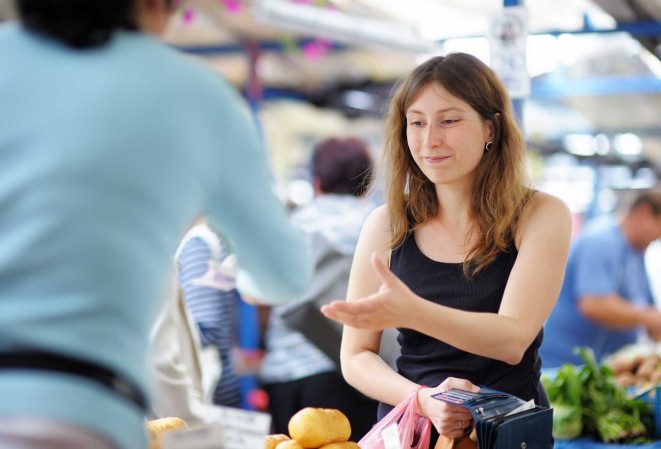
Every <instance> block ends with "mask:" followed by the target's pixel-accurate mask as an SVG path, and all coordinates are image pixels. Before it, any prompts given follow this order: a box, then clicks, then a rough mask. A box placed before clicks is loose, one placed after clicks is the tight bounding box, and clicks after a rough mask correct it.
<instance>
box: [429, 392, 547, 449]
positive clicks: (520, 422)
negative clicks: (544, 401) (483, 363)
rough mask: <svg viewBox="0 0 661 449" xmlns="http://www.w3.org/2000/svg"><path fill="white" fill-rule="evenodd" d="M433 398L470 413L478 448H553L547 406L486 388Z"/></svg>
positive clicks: (443, 393) (450, 393)
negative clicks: (462, 408)
mask: <svg viewBox="0 0 661 449" xmlns="http://www.w3.org/2000/svg"><path fill="white" fill-rule="evenodd" d="M432 397H433V398H435V399H438V400H441V401H444V402H447V403H448V404H452V405H458V406H460V407H464V408H466V409H468V410H469V411H470V413H471V415H472V416H473V421H474V422H475V430H476V433H477V445H478V448H479V449H514V448H516V449H519V448H520V449H551V448H553V435H552V430H553V409H552V408H550V407H541V406H539V405H535V404H534V402H532V401H528V402H526V401H524V400H523V399H520V398H518V397H516V396H514V395H511V394H508V393H504V392H502V391H498V390H494V389H492V388H488V387H481V390H480V391H479V392H477V393H476V392H472V391H466V390H460V389H450V390H448V391H444V392H441V393H436V394H434V395H432Z"/></svg>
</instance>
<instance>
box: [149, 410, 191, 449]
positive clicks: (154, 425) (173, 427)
mask: <svg viewBox="0 0 661 449" xmlns="http://www.w3.org/2000/svg"><path fill="white" fill-rule="evenodd" d="M187 427H188V425H187V424H186V421H184V420H183V419H181V418H172V417H168V418H159V419H154V420H151V421H147V430H148V431H149V447H150V449H161V447H162V442H161V435H162V434H163V433H165V432H171V431H177V430H184V429H186V428H187Z"/></svg>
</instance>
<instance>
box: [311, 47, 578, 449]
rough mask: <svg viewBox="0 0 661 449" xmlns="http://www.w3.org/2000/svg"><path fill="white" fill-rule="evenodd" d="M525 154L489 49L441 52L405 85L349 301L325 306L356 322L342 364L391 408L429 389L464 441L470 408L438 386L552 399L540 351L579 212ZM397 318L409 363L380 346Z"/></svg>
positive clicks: (426, 412)
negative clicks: (486, 57) (542, 184)
mask: <svg viewBox="0 0 661 449" xmlns="http://www.w3.org/2000/svg"><path fill="white" fill-rule="evenodd" d="M525 152H526V146H525V141H524V138H523V135H522V133H521V131H520V129H519V128H518V127H517V124H516V120H515V117H514V114H513V111H512V105H511V102H510V99H509V97H508V95H507V91H506V89H505V87H504V86H503V84H502V82H501V81H500V80H499V79H498V78H497V76H496V75H495V73H494V72H493V71H492V70H491V69H490V68H489V67H487V66H486V65H485V64H484V63H483V62H481V61H480V60H479V59H477V58H475V57H473V56H471V55H468V54H464V53H450V54H448V55H447V56H439V57H434V58H431V59H429V60H428V61H426V62H424V63H423V64H421V65H420V66H418V67H417V68H416V69H414V70H413V72H412V73H411V74H410V75H409V76H408V77H406V78H405V79H404V80H403V82H402V83H401V84H400V85H399V87H398V89H397V91H396V93H395V95H394V98H393V100H392V103H391V106H390V111H389V113H388V117H387V121H386V140H385V146H384V158H383V160H384V163H385V173H384V178H383V179H384V185H385V189H386V202H387V205H386V206H382V207H380V208H378V209H376V210H375V211H374V212H373V213H372V214H371V215H370V216H369V218H368V219H367V221H366V222H365V226H364V227H363V230H362V232H361V235H360V239H359V241H358V246H357V249H356V254H355V257H354V263H353V267H352V270H351V280H350V282H349V288H348V294H347V301H334V302H332V303H331V304H330V305H327V306H324V307H323V308H322V310H323V311H324V313H326V314H327V316H329V317H331V318H334V319H336V320H338V321H340V322H342V323H344V324H345V327H344V337H343V341H342V372H343V373H344V376H345V378H346V379H347V380H348V381H349V383H350V384H352V385H353V386H355V387H356V388H357V389H359V390H360V391H362V392H363V393H364V394H366V395H367V396H370V397H372V398H375V399H377V400H379V401H381V404H380V407H379V418H383V417H384V416H385V415H386V413H387V412H389V411H390V410H391V409H392V406H393V405H394V404H398V403H400V402H401V401H402V400H404V399H405V398H406V397H407V396H408V395H410V394H411V393H413V392H415V391H419V393H418V398H419V408H420V413H421V414H422V415H423V416H427V417H429V418H430V419H431V421H432V423H433V424H434V427H435V428H436V430H438V432H439V433H440V434H441V435H444V436H445V437H447V438H448V439H447V442H448V443H449V444H452V438H459V437H461V436H462V435H465V433H466V431H467V429H469V428H470V426H471V425H472V419H471V415H470V412H469V411H468V410H465V409H463V408H461V407H458V406H451V405H448V404H445V403H443V402H441V401H438V400H436V399H434V398H432V397H431V396H432V394H434V393H438V392H440V391H444V390H447V389H449V388H451V387H458V388H466V389H471V390H473V391H476V390H477V389H478V387H477V386H478V385H486V386H489V387H492V388H496V389H498V390H502V391H505V392H508V393H510V394H514V395H516V396H518V397H520V398H523V399H525V400H534V401H535V403H537V404H542V405H548V398H547V397H546V394H545V392H544V389H543V386H542V385H541V383H540V381H539V378H540V365H541V363H540V360H539V357H538V355H537V351H538V349H539V346H540V344H541V342H542V325H543V324H544V321H545V320H546V318H547V316H548V314H549V313H550V312H551V309H552V308H553V305H554V303H555V300H556V298H557V295H558V292H559V291H560V287H561V284H562V275H563V273H564V268H565V263H566V258H567V251H568V248H569V240H570V233H571V219H570V214H569V210H568V208H567V206H566V205H565V204H564V203H562V202H561V201H560V200H558V199H557V198H555V197H553V196H550V195H547V194H545V193H542V192H538V191H535V190H533V189H532V188H531V187H529V180H528V179H527V176H526V168H525ZM390 327H396V328H399V337H398V339H399V342H400V344H401V356H400V357H399V358H398V360H397V370H393V369H391V368H390V367H389V366H388V365H387V364H386V363H384V362H383V360H382V359H381V358H380V357H379V356H378V354H379V349H380V348H379V341H380V337H381V333H382V330H383V329H385V328H390ZM421 386H428V387H429V388H422V389H420V388H421ZM444 440H445V439H444ZM435 443H436V436H433V437H432V442H431V445H432V447H433V446H434V444H435ZM441 443H443V442H441Z"/></svg>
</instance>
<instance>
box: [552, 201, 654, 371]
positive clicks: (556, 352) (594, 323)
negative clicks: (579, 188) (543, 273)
mask: <svg viewBox="0 0 661 449" xmlns="http://www.w3.org/2000/svg"><path fill="white" fill-rule="evenodd" d="M659 238H661V191H654V190H651V191H645V192H643V193H640V194H639V195H638V196H637V197H636V198H635V200H634V201H633V203H632V204H631V206H630V208H629V209H628V211H627V212H626V214H625V215H624V216H623V217H620V218H619V219H618V218H615V217H606V218H605V219H604V218H603V217H596V218H595V219H593V220H592V221H590V222H588V223H587V224H586V225H585V226H584V227H583V229H582V231H581V232H580V234H579V235H578V236H577V237H576V238H575V239H574V241H573V243H572V248H571V251H570V254H569V262H568V263H567V270H566V273H565V280H564V283H563V286H562V290H561V292H560V297H559V299H558V304H557V306H556V307H555V309H554V310H553V313H551V316H550V317H549V319H548V321H547V322H546V325H545V330H546V338H545V342H544V344H543V345H542V348H541V354H542V359H543V361H544V367H545V368H547V367H548V368H557V367H559V366H561V365H563V364H565V363H573V364H581V363H583V360H582V359H581V358H580V356H579V355H578V354H575V353H574V350H575V348H577V347H588V348H591V349H592V351H593V352H594V355H595V357H596V359H597V360H602V359H603V358H604V357H606V356H608V355H610V354H612V353H614V352H615V351H617V350H618V349H621V348H623V347H624V346H626V345H629V344H633V343H636V342H637V341H638V339H639V338H640V337H641V335H644V334H647V335H648V336H649V337H651V338H652V339H653V340H659V339H661V311H659V310H658V309H657V307H656V306H655V303H654V298H653V296H652V292H651V289H650V282H649V278H648V274H647V271H646V267H645V250H646V249H647V247H648V246H649V245H650V243H652V242H654V241H655V240H657V239H659Z"/></svg>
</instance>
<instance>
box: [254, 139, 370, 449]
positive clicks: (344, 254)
mask: <svg viewBox="0 0 661 449" xmlns="http://www.w3.org/2000/svg"><path fill="white" fill-rule="evenodd" d="M371 166H372V159H371V156H370V154H369V151H368V147H367V144H366V143H365V142H364V141H363V140H361V139H358V138H344V139H343V138H329V139H326V140H324V141H322V142H320V143H318V144H317V145H316V147H315V148H314V151H313V155H312V162H311V172H312V178H313V184H314V189H315V193H316V195H315V198H314V199H313V200H312V201H311V202H310V203H308V204H307V205H305V206H302V207H301V208H299V209H297V210H295V211H294V213H293V214H292V217H291V218H292V221H293V222H294V224H296V225H297V226H298V227H300V228H301V229H302V230H303V231H304V232H305V234H306V236H307V238H308V240H309V241H310V242H311V247H312V253H313V259H314V260H315V261H316V268H315V273H314V275H313V278H312V284H311V286H310V288H309V290H308V291H307V292H306V293H305V294H304V295H303V296H302V297H301V298H299V299H298V301H296V302H294V303H292V304H291V305H282V306H276V307H274V308H273V309H272V310H271V313H270V316H269V322H268V327H267V331H266V337H265V345H266V354H265V357H264V360H263V363H262V366H261V380H262V382H263V383H264V388H265V390H266V392H267V393H268V395H269V412H270V413H271V415H272V417H273V421H272V422H273V430H274V432H276V433H288V430H287V425H288V422H289V419H290V418H291V416H292V415H293V414H295V413H296V412H297V411H299V410H301V409H302V408H304V407H323V408H336V409H339V410H341V411H342V412H344V414H346V415H347V417H348V418H349V421H350V422H351V428H352V435H351V438H352V440H355V441H357V440H358V439H360V438H361V437H362V436H363V435H364V434H365V433H367V431H368V430H369V429H370V428H371V427H372V425H373V424H374V423H375V422H376V406H377V403H376V402H375V401H372V400H370V399H367V398H366V397H364V396H363V395H362V394H360V393H359V392H357V391H356V390H355V389H354V388H353V387H351V386H350V385H349V384H347V383H346V381H345V380H344V379H343V378H342V375H341V373H340V371H339V367H338V366H337V365H336V364H335V363H334V362H333V360H332V359H331V356H332V355H329V354H326V353H325V352H323V351H322V349H321V348H320V347H319V346H316V345H315V344H314V343H313V342H312V341H310V339H308V338H306V336H305V335H304V334H303V333H301V332H298V331H297V330H295V329H294V328H292V327H290V326H289V325H288V323H287V322H286V320H285V318H283V315H286V314H287V312H288V311H290V310H291V309H292V308H296V307H301V305H302V303H305V302H310V301H319V300H323V299H324V298H326V297H327V296H329V295H333V294H336V296H333V297H331V298H328V299H329V300H331V299H335V298H338V297H342V296H343V295H345V294H346V287H347V282H348V275H349V271H350V267H351V261H352V258H353V253H354V250H355V247H356V241H357V240H358V234H359V233H360V229H361V226H362V224H363V222H364V220H365V218H366V217H367V215H368V214H369V213H370V212H371V211H372V210H373V209H374V206H373V204H372V203H371V202H370V201H368V200H367V199H365V198H364V194H365V192H366V191H367V188H368V186H369V179H368V177H369V172H370V169H371ZM338 267H339V269H338ZM313 307H316V308H317V309H318V306H314V305H313ZM319 318H320V319H322V320H327V319H326V318H325V317H323V315H321V314H319ZM315 330H316V331H318V332H321V329H313V330H312V331H313V332H314V331H315ZM338 337H339V334H338ZM312 338H314V336H312ZM323 343H326V342H323ZM328 343H329V344H330V345H331V346H332V342H328ZM323 346H327V345H323ZM334 349H335V351H336V352H337V354H338V355H339V338H338V342H337V345H336V347H335V348H334Z"/></svg>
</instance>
